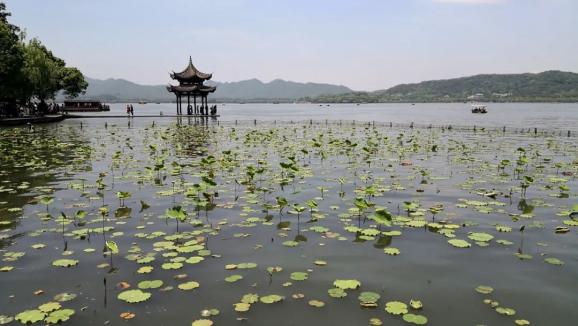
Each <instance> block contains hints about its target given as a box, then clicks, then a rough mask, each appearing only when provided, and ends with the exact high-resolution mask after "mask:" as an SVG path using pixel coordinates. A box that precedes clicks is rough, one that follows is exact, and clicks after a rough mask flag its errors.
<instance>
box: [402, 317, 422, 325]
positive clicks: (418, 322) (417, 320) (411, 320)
mask: <svg viewBox="0 0 578 326" xmlns="http://www.w3.org/2000/svg"><path fill="white" fill-rule="evenodd" d="M403 320H405V321H406V322H408V323H410V324H416V325H425V324H427V318H426V317H425V316H422V315H414V314H405V315H403Z"/></svg>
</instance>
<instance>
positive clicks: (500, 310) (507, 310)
mask: <svg viewBox="0 0 578 326" xmlns="http://www.w3.org/2000/svg"><path fill="white" fill-rule="evenodd" d="M496 312H497V313H499V314H500V315H506V316H513V315H515V314H516V310H514V309H511V308H504V307H497V308H496Z"/></svg>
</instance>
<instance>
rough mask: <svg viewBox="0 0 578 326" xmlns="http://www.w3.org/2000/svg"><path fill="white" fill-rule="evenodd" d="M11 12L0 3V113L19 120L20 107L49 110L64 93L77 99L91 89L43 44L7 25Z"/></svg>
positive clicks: (9, 24) (78, 74)
mask: <svg viewBox="0 0 578 326" xmlns="http://www.w3.org/2000/svg"><path fill="white" fill-rule="evenodd" d="M10 15H11V14H10V12H8V11H7V10H6V5H5V4H4V3H3V2H0V109H1V110H2V111H3V113H4V115H8V116H16V115H18V112H19V110H20V108H21V107H30V106H31V105H32V103H37V104H38V105H37V107H38V110H39V111H40V112H44V111H45V110H46V109H47V107H48V106H47V103H46V102H47V101H48V100H50V99H54V97H55V96H56V94H57V93H59V92H61V91H62V92H63V93H64V95H65V96H67V97H70V98H72V97H76V96H78V95H80V94H82V93H83V92H84V91H85V90H86V88H87V87H88V83H87V82H86V81H85V79H84V76H83V75H82V73H81V72H80V71H79V70H78V69H77V68H74V67H67V66H66V63H65V62H64V60H62V59H60V58H58V57H57V56H55V55H54V54H53V53H52V52H51V51H50V50H49V49H48V48H46V46H44V45H43V44H42V42H40V40H38V39H36V38H33V39H31V40H28V41H27V40H26V37H25V33H24V31H22V30H21V29H20V28H19V27H18V26H15V25H13V24H11V23H10V22H9V21H8V17H10ZM0 113H2V112H0Z"/></svg>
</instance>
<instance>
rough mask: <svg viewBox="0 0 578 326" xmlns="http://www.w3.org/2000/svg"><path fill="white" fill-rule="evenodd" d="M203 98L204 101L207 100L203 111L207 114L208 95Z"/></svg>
mask: <svg viewBox="0 0 578 326" xmlns="http://www.w3.org/2000/svg"><path fill="white" fill-rule="evenodd" d="M203 99H204V102H205V105H204V106H203V108H204V111H203V112H204V113H205V115H207V97H206V96H203Z"/></svg>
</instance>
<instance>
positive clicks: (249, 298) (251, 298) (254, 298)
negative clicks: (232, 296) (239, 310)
mask: <svg viewBox="0 0 578 326" xmlns="http://www.w3.org/2000/svg"><path fill="white" fill-rule="evenodd" d="M258 301H259V295H258V294H255V293H247V294H245V295H243V297H242V298H241V302H243V303H256V302H258Z"/></svg>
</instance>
